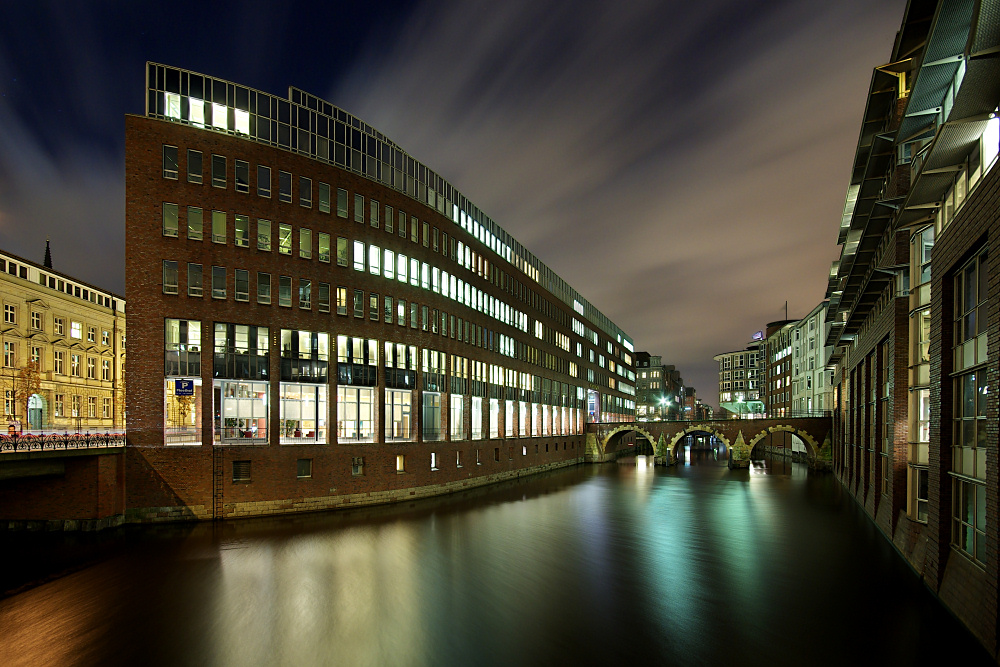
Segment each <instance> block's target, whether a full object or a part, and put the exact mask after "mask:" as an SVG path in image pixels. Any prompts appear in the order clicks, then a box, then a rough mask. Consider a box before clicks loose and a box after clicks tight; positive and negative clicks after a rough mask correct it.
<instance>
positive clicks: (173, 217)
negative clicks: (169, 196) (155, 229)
mask: <svg viewBox="0 0 1000 667" xmlns="http://www.w3.org/2000/svg"><path fill="white" fill-rule="evenodd" d="M177 217H178V213H177V204H168V203H166V202H164V204H163V235H164V236H177Z"/></svg>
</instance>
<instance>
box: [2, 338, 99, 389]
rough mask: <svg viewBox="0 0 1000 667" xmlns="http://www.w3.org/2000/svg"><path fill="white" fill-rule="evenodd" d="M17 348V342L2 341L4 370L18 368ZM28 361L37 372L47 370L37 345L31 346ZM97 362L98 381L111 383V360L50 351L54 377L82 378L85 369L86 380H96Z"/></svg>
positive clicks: (43, 355) (62, 351) (41, 349)
mask: <svg viewBox="0 0 1000 667" xmlns="http://www.w3.org/2000/svg"><path fill="white" fill-rule="evenodd" d="M18 347H19V346H18V343H17V341H11V340H7V341H4V343H3V365H4V367H5V368H18V367H19V365H18V363H19V361H18V351H17V350H18ZM29 360H30V361H32V362H34V363H35V364H36V365H37V366H38V371H39V372H44V371H47V370H49V369H48V368H47V367H46V364H45V354H44V351H43V348H42V347H40V346H37V345H33V346H31V356H30V358H29ZM67 361H68V362H69V363H68V364H67V363H66V362H67ZM98 361H100V368H101V372H100V379H101V380H104V381H108V382H109V381H111V379H112V378H111V359H98V358H97V357H92V356H88V355H83V354H79V353H76V352H68V353H67V352H66V351H65V350H58V349H57V350H53V351H52V371H53V372H54V373H55V374H56V375H69V376H71V377H84V368H86V378H87V379H88V380H97V379H98V373H97V367H98ZM67 371H68V372H67Z"/></svg>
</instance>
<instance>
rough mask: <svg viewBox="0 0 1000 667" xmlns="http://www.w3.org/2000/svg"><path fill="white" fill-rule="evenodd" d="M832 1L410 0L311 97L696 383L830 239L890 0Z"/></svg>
mask: <svg viewBox="0 0 1000 667" xmlns="http://www.w3.org/2000/svg"><path fill="white" fill-rule="evenodd" d="M831 4H832V5H833V6H826V5H823V6H817V5H816V4H815V3H795V2H778V3H774V2H768V3H757V4H753V3H750V4H748V3H745V2H735V1H733V2H716V3H710V4H708V3H669V5H668V6H667V7H664V5H663V3H627V4H626V7H625V9H623V10H622V9H620V8H619V7H618V6H614V7H612V6H611V5H609V4H608V3H602V2H574V3H555V4H552V3H544V4H543V3H537V2H530V1H529V0H513V1H510V2H505V3H502V4H499V5H498V4H496V3H490V2H485V1H482V2H461V3H459V2H454V3H433V4H426V5H423V6H422V7H421V8H420V9H419V10H418V11H417V12H416V15H415V17H414V20H413V21H411V22H410V28H409V29H408V30H404V32H403V35H402V36H401V37H400V39H398V40H396V42H395V45H394V47H393V48H389V49H388V50H386V48H385V45H379V48H377V49H373V50H372V51H371V52H369V53H368V54H367V56H366V57H365V58H363V59H362V60H361V61H360V62H359V63H358V65H357V67H356V68H355V70H354V71H353V72H352V73H351V75H349V76H348V77H346V78H345V79H344V80H343V81H340V82H336V83H335V84H334V85H333V87H332V90H331V93H330V97H331V99H333V100H335V101H336V102H337V103H338V104H340V105H342V106H344V107H345V108H347V109H350V110H352V111H354V112H356V113H358V114H359V115H360V116H361V117H363V118H365V119H367V120H369V121H370V122H371V123H372V124H373V125H375V126H376V127H378V128H380V129H381V130H383V131H384V132H386V133H387V134H388V135H389V136H390V137H392V138H393V139H394V140H396V141H397V142H399V143H400V144H401V145H402V146H403V147H404V148H405V149H407V150H409V151H410V152H411V154H413V155H414V156H415V157H417V158H418V159H420V160H422V161H424V162H426V163H427V164H429V165H432V166H433V167H434V168H435V169H436V170H437V171H438V172H439V173H441V174H442V175H444V176H445V178H447V179H448V180H450V181H451V182H452V183H453V184H455V185H456V186H457V187H458V188H459V189H460V190H461V191H462V192H463V193H464V194H465V195H466V196H468V197H469V198H470V199H471V200H472V201H474V202H476V204H477V205H479V206H480V207H481V208H483V209H484V210H485V211H486V212H487V214H489V215H490V216H491V217H493V218H494V219H495V220H497V221H498V222H499V223H500V224H501V225H502V226H503V227H504V228H505V229H507V231H509V232H510V233H511V234H513V235H514V236H515V237H516V238H518V239H519V240H520V241H522V242H523V243H524V244H525V245H526V246H527V247H528V248H530V249H531V250H532V251H533V252H534V253H535V254H536V255H538V256H539V257H540V258H541V259H542V260H543V261H545V262H546V263H547V264H548V265H549V266H550V267H551V268H553V269H554V270H555V271H556V272H557V273H559V274H560V275H561V276H562V277H563V278H565V279H566V280H567V281H568V282H569V283H570V284H571V285H573V286H574V287H575V288H577V289H578V290H579V291H580V292H581V293H582V294H584V295H586V296H587V297H588V298H589V299H590V300H591V301H592V302H593V303H594V304H595V305H596V306H597V307H598V308H600V309H601V310H602V311H603V312H604V313H605V314H607V315H608V316H609V317H611V318H612V319H613V320H614V321H615V322H616V323H617V324H618V325H619V326H621V327H622V328H623V329H625V330H626V331H627V332H629V333H630V334H631V335H633V336H634V337H635V339H636V344H637V346H638V347H639V348H641V349H646V350H649V351H650V352H652V353H654V354H656V353H660V354H662V355H663V356H664V359H665V360H666V361H667V362H668V363H674V364H675V365H677V366H678V367H679V368H680V369H681V370H682V372H683V373H684V375H685V378H686V380H687V381H688V383H689V384H692V385H694V386H696V387H697V388H698V389H699V390H700V395H701V396H702V398H703V399H704V400H707V401H708V402H710V403H715V402H716V400H717V394H716V391H717V386H716V384H715V383H716V375H715V374H716V372H717V367H716V365H715V363H714V362H713V361H712V356H713V355H714V354H716V353H718V352H723V351H728V350H732V349H737V348H740V347H742V346H743V345H744V344H745V342H746V341H747V340H748V339H749V337H750V334H751V333H752V332H753V331H756V330H757V329H759V328H762V327H763V325H764V324H765V323H766V322H768V321H772V320H776V319H780V318H781V317H783V303H784V301H785V300H786V299H787V300H788V302H789V315H790V316H792V317H795V316H802V315H805V314H806V313H807V312H809V310H810V309H812V307H813V306H815V305H816V304H817V303H818V302H819V301H820V300H822V298H823V294H824V291H825V286H826V277H827V273H828V270H829V266H830V262H831V261H832V260H833V259H835V257H836V254H837V247H836V237H835V235H836V229H837V225H838V223H839V216H840V212H841V209H842V204H843V197H844V193H845V191H846V186H847V180H848V178H849V170H850V163H851V159H852V157H853V154H854V147H855V144H856V141H857V133H858V127H859V126H858V119H859V118H860V116H861V113H862V111H863V108H864V95H865V93H866V91H867V84H868V79H869V77H870V73H871V69H872V67H874V66H875V65H878V64H881V59H882V58H884V57H886V55H887V54H888V53H889V49H890V47H891V45H892V40H893V37H894V34H895V28H896V27H897V25H898V21H899V18H900V16H901V15H902V11H903V3H902V2H893V3H888V4H883V5H880V6H878V7H873V6H871V4H870V3H862V2H853V3H852V2H848V3H831ZM430 28H432V30H431V31H430V32H429V29H430Z"/></svg>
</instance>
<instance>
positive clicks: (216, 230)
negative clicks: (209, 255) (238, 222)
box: [212, 211, 226, 243]
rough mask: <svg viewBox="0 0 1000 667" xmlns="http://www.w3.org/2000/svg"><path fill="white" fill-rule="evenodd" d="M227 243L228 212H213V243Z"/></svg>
mask: <svg viewBox="0 0 1000 667" xmlns="http://www.w3.org/2000/svg"><path fill="white" fill-rule="evenodd" d="M225 242H226V212H225V211H212V243H225Z"/></svg>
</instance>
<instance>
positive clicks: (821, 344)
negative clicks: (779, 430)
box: [789, 301, 833, 415]
mask: <svg viewBox="0 0 1000 667" xmlns="http://www.w3.org/2000/svg"><path fill="white" fill-rule="evenodd" d="M827 306H828V302H827V301H822V302H820V303H819V304H818V305H817V306H816V307H815V308H813V309H812V311H810V313H809V314H808V315H806V316H805V317H803V318H802V319H801V320H799V321H798V322H796V323H795V325H794V327H793V328H792V401H791V405H790V407H789V410H790V412H789V414H791V415H812V414H816V413H824V412H829V411H831V410H832V409H833V383H832V380H831V378H832V377H833V374H832V372H831V371H830V370H828V369H827V363H828V362H829V359H830V352H831V349H832V348H830V347H829V346H827V345H826V309H827Z"/></svg>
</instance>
